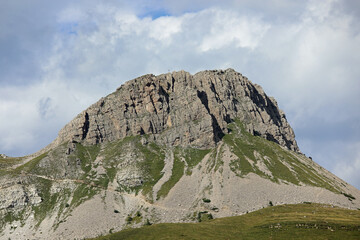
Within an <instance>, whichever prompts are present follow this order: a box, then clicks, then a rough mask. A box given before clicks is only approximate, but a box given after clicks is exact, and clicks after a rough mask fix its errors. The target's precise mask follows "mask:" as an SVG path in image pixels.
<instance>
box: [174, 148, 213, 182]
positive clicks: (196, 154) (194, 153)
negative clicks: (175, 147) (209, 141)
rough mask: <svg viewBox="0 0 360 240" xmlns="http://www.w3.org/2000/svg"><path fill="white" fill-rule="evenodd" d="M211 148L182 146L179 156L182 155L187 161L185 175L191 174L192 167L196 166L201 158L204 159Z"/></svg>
mask: <svg viewBox="0 0 360 240" xmlns="http://www.w3.org/2000/svg"><path fill="white" fill-rule="evenodd" d="M210 151H211V149H197V148H184V149H182V151H181V153H180V154H181V156H183V157H184V159H185V161H186V163H187V169H186V175H191V174H192V169H193V168H194V167H195V166H197V165H198V164H199V163H200V162H201V160H203V159H204V157H205V156H206V154H208V153H209V152H210Z"/></svg>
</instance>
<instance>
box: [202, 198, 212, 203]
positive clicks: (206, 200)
mask: <svg viewBox="0 0 360 240" xmlns="http://www.w3.org/2000/svg"><path fill="white" fill-rule="evenodd" d="M202 200H203V202H204V203H209V202H211V200H210V199H208V198H203V199H202Z"/></svg>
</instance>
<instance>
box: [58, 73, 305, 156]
mask: <svg viewBox="0 0 360 240" xmlns="http://www.w3.org/2000/svg"><path fill="white" fill-rule="evenodd" d="M234 119H239V120H241V121H242V122H243V123H244V125H245V127H246V129H247V131H249V132H250V133H252V134H253V135H258V136H261V137H263V138H266V139H268V140H271V141H274V142H276V143H278V144H280V145H281V146H283V147H286V148H288V149H290V150H293V151H299V148H298V146H297V144H296V141H295V135H294V132H293V130H292V129H291V127H290V125H289V123H288V122H287V120H286V117H285V114H284V113H283V112H282V111H281V110H280V109H279V108H278V106H277V103H276V101H275V100H274V99H273V98H271V97H268V96H267V95H266V94H265V93H264V91H263V89H262V88H261V87H260V86H258V85H256V84H252V83H251V82H250V81H249V80H248V79H247V78H246V77H244V76H243V75H241V74H240V73H237V72H235V71H234V70H233V69H227V70H225V71H223V70H213V71H203V72H199V73H196V74H195V75H191V74H189V73H188V72H185V71H179V72H173V73H168V74H162V75H159V76H154V75H152V74H149V75H144V76H141V77H139V78H136V79H134V80H131V81H128V82H126V83H125V84H123V85H122V86H120V87H119V88H118V89H117V90H116V91H115V92H114V93H112V94H110V95H108V96H107V97H105V98H102V99H100V100H99V101H98V102H97V103H95V104H93V105H92V106H90V107H89V108H88V109H86V110H85V111H83V112H82V113H80V114H79V115H78V116H77V117H75V119H73V120H72V121H71V122H70V123H69V124H67V125H66V126H65V127H64V128H63V129H62V130H61V131H60V132H59V135H58V137H57V139H56V140H55V141H54V142H53V143H52V145H58V144H60V143H62V142H65V141H75V142H82V143H85V144H96V143H100V142H105V141H113V140H117V139H122V138H124V137H126V136H134V135H142V134H149V135H150V136H151V137H152V138H153V139H154V140H155V141H156V142H159V143H161V144H165V145H169V146H177V145H180V146H194V147H199V148H210V147H214V146H215V145H216V144H217V143H218V142H219V141H220V140H221V139H222V137H223V136H224V134H226V133H227V131H228V129H227V125H228V124H229V123H231V122H232V121H233V120H234Z"/></svg>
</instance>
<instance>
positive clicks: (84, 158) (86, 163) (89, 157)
mask: <svg viewBox="0 0 360 240" xmlns="http://www.w3.org/2000/svg"><path fill="white" fill-rule="evenodd" d="M99 151H100V145H99V144H96V145H90V146H83V145H81V144H80V143H77V144H76V156H77V157H78V158H79V159H80V160H81V169H82V170H83V171H84V172H85V174H87V173H89V172H90V170H91V168H92V163H93V162H94V161H95V159H96V157H97V156H98V154H99Z"/></svg>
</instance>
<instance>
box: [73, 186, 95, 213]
mask: <svg viewBox="0 0 360 240" xmlns="http://www.w3.org/2000/svg"><path fill="white" fill-rule="evenodd" d="M97 190H98V189H97V188H95V187H93V186H91V185H88V184H84V183H79V184H78V186H77V187H76V189H75V191H74V194H73V198H72V200H71V203H70V206H71V207H72V208H74V207H77V206H79V205H80V204H81V203H83V202H85V201H86V200H89V199H90V198H92V197H93V196H95V194H96V193H97Z"/></svg>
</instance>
